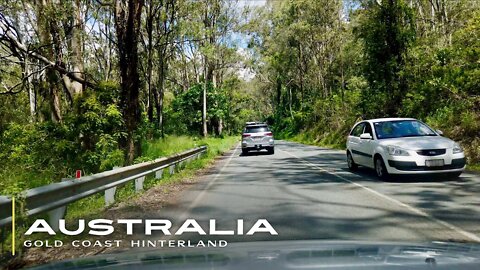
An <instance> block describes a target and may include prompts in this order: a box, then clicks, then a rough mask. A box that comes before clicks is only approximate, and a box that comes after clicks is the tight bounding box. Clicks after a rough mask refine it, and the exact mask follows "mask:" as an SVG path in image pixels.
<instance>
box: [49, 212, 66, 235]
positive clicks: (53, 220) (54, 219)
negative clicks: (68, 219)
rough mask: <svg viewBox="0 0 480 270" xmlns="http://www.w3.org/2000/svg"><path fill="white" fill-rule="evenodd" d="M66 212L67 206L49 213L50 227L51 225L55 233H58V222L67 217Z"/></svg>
mask: <svg viewBox="0 0 480 270" xmlns="http://www.w3.org/2000/svg"><path fill="white" fill-rule="evenodd" d="M66 212H67V207H66V206H62V207H59V208H56V209H53V210H50V211H48V225H50V227H51V228H52V230H53V231H55V232H58V230H59V228H58V221H59V220H60V219H62V218H64V217H65V213H66Z"/></svg>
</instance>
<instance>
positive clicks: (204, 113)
mask: <svg viewBox="0 0 480 270" xmlns="http://www.w3.org/2000/svg"><path fill="white" fill-rule="evenodd" d="M207 62H208V61H207V57H206V56H204V66H203V71H204V81H203V93H202V135H203V137H207V136H208V130H207V87H208V79H207V74H208V65H207Z"/></svg>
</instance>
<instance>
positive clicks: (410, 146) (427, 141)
mask: <svg viewBox="0 0 480 270" xmlns="http://www.w3.org/2000/svg"><path fill="white" fill-rule="evenodd" d="M454 143H455V142H454V141H452V140H450V139H448V138H445V137H442V136H422V137H404V138H391V139H382V140H379V144H380V145H384V146H387V145H395V146H399V147H402V148H404V149H407V150H420V149H446V148H452V147H453V145H454Z"/></svg>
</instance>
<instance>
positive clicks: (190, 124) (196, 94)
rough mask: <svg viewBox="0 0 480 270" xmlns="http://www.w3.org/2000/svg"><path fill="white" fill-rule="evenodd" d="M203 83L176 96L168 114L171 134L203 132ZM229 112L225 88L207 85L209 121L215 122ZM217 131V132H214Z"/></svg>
mask: <svg viewBox="0 0 480 270" xmlns="http://www.w3.org/2000/svg"><path fill="white" fill-rule="evenodd" d="M203 88H204V85H203V84H195V85H194V86H192V87H191V88H190V89H188V91H186V92H185V93H182V94H180V95H179V96H177V97H176V98H175V100H174V101H173V105H172V110H171V111H169V113H170V114H167V121H168V123H167V125H166V126H167V128H166V132H167V133H171V134H201V130H202V129H201V128H202V95H203ZM226 114H227V95H226V91H225V89H223V88H214V87H213V85H212V84H208V87H207V121H208V122H214V121H217V120H218V119H221V118H222V119H223V118H225V115H226ZM212 133H215V132H212Z"/></svg>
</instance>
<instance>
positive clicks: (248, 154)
mask: <svg viewBox="0 0 480 270" xmlns="http://www.w3.org/2000/svg"><path fill="white" fill-rule="evenodd" d="M271 155H273V154H271V153H269V152H267V151H254V152H251V151H250V152H248V153H246V154H243V153H240V155H239V156H240V157H248V156H271Z"/></svg>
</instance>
